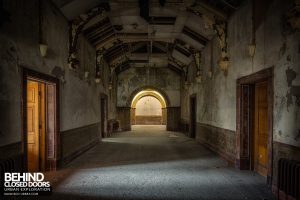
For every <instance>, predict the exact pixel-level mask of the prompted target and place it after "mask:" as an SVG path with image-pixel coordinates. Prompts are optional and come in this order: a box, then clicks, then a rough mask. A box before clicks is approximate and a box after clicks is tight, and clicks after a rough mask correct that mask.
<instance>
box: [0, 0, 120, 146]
mask: <svg viewBox="0 0 300 200" xmlns="http://www.w3.org/2000/svg"><path fill="white" fill-rule="evenodd" d="M41 2H43V3H42V11H41V13H42V14H43V15H42V34H41V36H42V40H43V42H45V43H46V44H47V45H48V53H47V56H46V57H45V58H41V56H40V53H39V28H38V27H39V13H38V10H39V9H38V5H39V4H38V3H39V1H38V0H33V1H25V0H5V1H4V2H3V6H4V8H5V9H7V10H8V11H9V13H10V15H11V22H6V23H5V24H4V25H3V26H2V27H1V32H0V110H1V113H0V146H3V145H6V144H11V143H15V142H20V141H21V67H22V66H24V67H27V68H30V69H33V70H36V71H38V72H42V73H44V74H48V75H51V76H58V75H59V74H63V75H64V79H65V82H63V81H61V84H60V89H61V91H60V97H61V100H60V103H61V113H60V118H61V127H60V128H61V131H66V130H70V129H74V128H78V127H83V126H87V125H90V124H94V123H99V121H100V97H99V95H100V92H101V93H105V94H107V95H108V97H109V101H110V100H111V99H112V101H111V102H115V100H113V99H115V95H109V91H108V89H107V85H108V79H107V78H105V77H108V72H109V70H108V66H107V65H106V64H104V65H103V69H102V73H103V74H102V77H103V82H102V84H99V85H96V84H95V82H94V79H93V77H94V75H95V72H94V71H95V50H94V49H93V47H92V46H91V45H90V44H89V43H88V42H87V41H86V40H85V39H84V38H82V37H80V38H79V41H78V48H79V60H80V67H79V68H78V69H77V71H76V72H75V71H71V70H69V68H68V65H67V56H68V41H69V38H68V37H69V34H68V22H67V20H66V19H65V18H64V17H63V15H62V14H61V13H60V12H59V11H58V10H57V9H56V8H55V7H53V5H52V3H51V2H50V1H41ZM84 71H89V72H90V77H89V78H88V79H85V78H84ZM113 106H114V105H112V106H111V107H112V108H113ZM109 113H110V117H114V116H115V108H113V109H111V110H109Z"/></svg>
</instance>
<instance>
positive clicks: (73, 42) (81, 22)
mask: <svg viewBox="0 0 300 200" xmlns="http://www.w3.org/2000/svg"><path fill="white" fill-rule="evenodd" d="M109 10H110V8H109V4H108V3H104V4H101V5H100V6H98V7H96V8H93V9H91V10H90V11H88V12H87V13H85V14H82V15H80V16H79V17H77V18H75V19H74V20H72V21H70V22H69V56H68V64H69V68H70V69H76V67H77V66H78V64H79V60H78V58H77V47H76V46H77V41H78V36H79V34H80V33H81V31H82V29H83V28H84V26H85V25H86V24H87V23H88V22H89V21H90V20H91V19H92V18H94V17H96V16H98V15H103V14H104V13H105V11H109Z"/></svg>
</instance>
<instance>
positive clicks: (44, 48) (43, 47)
mask: <svg viewBox="0 0 300 200" xmlns="http://www.w3.org/2000/svg"><path fill="white" fill-rule="evenodd" d="M47 50H48V45H46V44H40V53H41V56H42V57H45V56H46V55H47Z"/></svg>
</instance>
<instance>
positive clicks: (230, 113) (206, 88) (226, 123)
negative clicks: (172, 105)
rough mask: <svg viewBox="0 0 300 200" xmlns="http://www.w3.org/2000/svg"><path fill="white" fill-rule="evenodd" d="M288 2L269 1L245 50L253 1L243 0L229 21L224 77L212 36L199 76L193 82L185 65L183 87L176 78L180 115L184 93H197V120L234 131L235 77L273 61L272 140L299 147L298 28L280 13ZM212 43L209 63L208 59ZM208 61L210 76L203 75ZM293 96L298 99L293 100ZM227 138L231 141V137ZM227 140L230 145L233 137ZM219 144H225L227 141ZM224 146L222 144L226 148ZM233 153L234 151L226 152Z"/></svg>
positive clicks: (186, 112)
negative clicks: (187, 82) (253, 49)
mask: <svg viewBox="0 0 300 200" xmlns="http://www.w3.org/2000/svg"><path fill="white" fill-rule="evenodd" d="M292 3H293V1H280V0H274V1H273V2H272V3H271V5H270V6H269V9H268V10H266V11H265V16H264V18H263V19H264V20H263V21H262V22H261V24H260V26H259V27H258V28H257V30H256V31H255V38H256V53H255V56H254V58H253V62H252V58H251V57H250V55H249V53H248V45H249V44H250V43H251V38H252V2H251V1H250V0H248V1H245V2H244V3H243V5H242V6H241V7H240V8H239V9H238V10H237V11H236V12H235V13H234V14H233V15H232V16H231V18H230V19H229V22H228V50H229V57H230V67H229V71H228V75H227V76H224V75H223V72H222V71H221V70H220V69H219V67H218V65H217V61H218V59H219V57H220V50H219V46H218V41H217V38H214V39H213V40H212V41H211V42H209V43H208V45H207V47H206V48H205V49H204V52H203V55H202V58H203V60H202V70H203V75H204V77H203V78H204V80H203V82H202V83H201V84H197V83H195V78H194V77H195V71H196V69H195V67H194V66H193V65H191V66H189V75H188V79H189V80H190V82H191V83H192V84H191V85H190V87H189V88H188V89H185V88H184V86H183V84H184V77H182V80H181V85H182V86H181V91H182V95H181V102H182V103H181V104H182V106H181V108H182V110H181V118H182V120H183V121H186V122H187V123H188V122H189V96H190V95H191V94H194V93H196V94H197V122H198V123H200V124H207V125H210V126H213V127H217V128H221V129H225V130H230V131H233V133H234V132H235V131H236V80H237V79H238V78H240V77H243V76H246V75H250V74H253V73H255V72H258V71H260V70H263V69H267V68H270V67H272V66H274V105H273V106H274V113H273V120H274V122H273V134H274V135H273V138H274V142H281V143H284V144H288V145H293V146H296V147H300V123H299V121H300V109H299V106H300V105H299V93H300V90H299V88H300V87H299V85H300V52H299V45H300V32H299V31H298V32H295V31H291V30H290V29H289V28H287V26H286V25H285V21H284V14H285V13H286V12H287V11H288V10H289V9H290V8H291V5H292ZM211 46H213V63H212V64H211V61H210V60H211ZM211 66H212V69H213V77H212V78H211V79H210V78H209V77H208V71H209V69H210V67H211ZM297 99H298V100H297ZM228 139H229V140H235V136H234V135H233V136H230V138H228ZM228 144H235V142H234V141H232V142H228ZM224 148H227V147H226V146H225V147H224ZM225 151H226V149H225ZM231 153H232V154H233V155H234V153H235V152H231Z"/></svg>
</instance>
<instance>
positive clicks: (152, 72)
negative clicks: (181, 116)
mask: <svg viewBox="0 0 300 200" xmlns="http://www.w3.org/2000/svg"><path fill="white" fill-rule="evenodd" d="M143 86H154V87H156V88H160V89H161V90H163V91H164V92H165V93H166V94H167V95H168V97H169V99H170V106H172V107H179V106H180V76H179V75H178V74H176V73H175V72H173V71H171V70H170V69H168V68H130V69H128V70H126V71H123V72H121V73H120V74H119V75H118V89H117V106H118V107H126V106H128V105H127V104H126V103H127V101H128V100H129V99H130V96H131V94H132V93H133V92H134V91H135V90H136V89H138V88H140V87H143Z"/></svg>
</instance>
